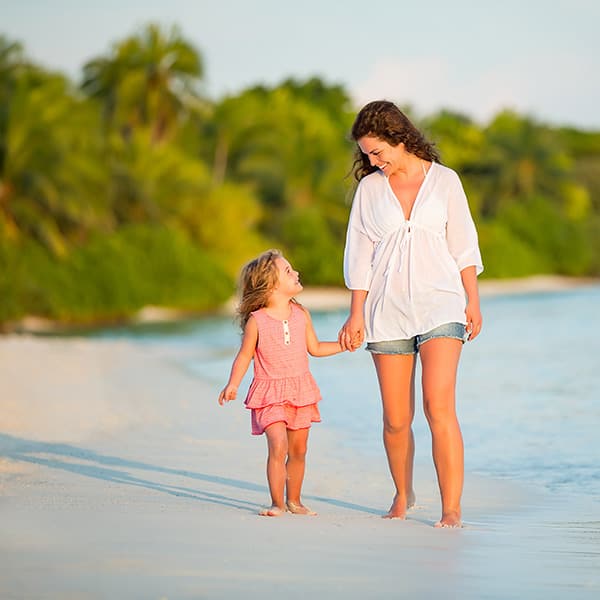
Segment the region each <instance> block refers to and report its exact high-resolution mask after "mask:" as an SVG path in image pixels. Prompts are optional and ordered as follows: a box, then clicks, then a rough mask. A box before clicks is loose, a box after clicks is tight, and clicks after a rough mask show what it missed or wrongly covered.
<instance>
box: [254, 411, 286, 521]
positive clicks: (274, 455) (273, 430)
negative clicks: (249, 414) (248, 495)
mask: <svg viewBox="0 0 600 600" xmlns="http://www.w3.org/2000/svg"><path fill="white" fill-rule="evenodd" d="M265 435H266V436H267V446H268V450H269V455H268V457H267V481H268V482H269V492H270V493H271V508H270V509H265V510H264V511H261V512H260V514H261V515H264V516H269V517H275V516H279V515H280V514H283V513H284V512H285V502H284V490H285V481H286V466H285V459H286V456H287V453H288V437H287V430H286V427H285V423H283V422H282V421H280V422H277V423H273V424H272V425H269V426H268V427H267V428H266V429H265Z"/></svg>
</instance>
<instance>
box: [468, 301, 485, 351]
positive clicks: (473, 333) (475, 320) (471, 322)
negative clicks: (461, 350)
mask: <svg viewBox="0 0 600 600" xmlns="http://www.w3.org/2000/svg"><path fill="white" fill-rule="evenodd" d="M465 315H466V317H467V333H468V334H469V338H468V339H469V341H470V342H472V341H473V340H474V339H475V338H476V337H477V336H478V335H479V334H480V333H481V324H482V322H483V319H482V317H481V310H480V309H479V304H478V303H477V304H467V308H466V310H465Z"/></svg>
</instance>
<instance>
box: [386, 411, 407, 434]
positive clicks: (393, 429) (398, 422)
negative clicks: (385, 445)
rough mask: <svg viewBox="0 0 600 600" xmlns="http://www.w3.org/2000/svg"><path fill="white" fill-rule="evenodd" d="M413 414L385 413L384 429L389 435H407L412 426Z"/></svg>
mask: <svg viewBox="0 0 600 600" xmlns="http://www.w3.org/2000/svg"><path fill="white" fill-rule="evenodd" d="M412 422H413V415H412V414H407V415H401V416H394V417H390V416H388V415H385V414H384V415H383V430H384V432H385V433H386V434H388V435H406V434H407V433H408V432H409V431H410V428H411V426H412Z"/></svg>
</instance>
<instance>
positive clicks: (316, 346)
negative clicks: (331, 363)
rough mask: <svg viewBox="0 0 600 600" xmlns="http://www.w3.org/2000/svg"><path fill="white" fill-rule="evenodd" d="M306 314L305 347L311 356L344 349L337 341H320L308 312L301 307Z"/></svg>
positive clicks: (327, 354)
mask: <svg viewBox="0 0 600 600" xmlns="http://www.w3.org/2000/svg"><path fill="white" fill-rule="evenodd" d="M301 308H302V310H303V311H304V314H305V315H306V348H307V349H308V353H309V354H310V355H311V356H331V355H332V354H339V353H340V352H343V351H344V349H343V348H342V345H341V344H340V343H339V342H320V341H319V338H318V337H317V334H316V332H315V328H314V327H313V324H312V319H311V317H310V313H309V312H308V311H307V310H306V308H304V307H303V306H302V307H301Z"/></svg>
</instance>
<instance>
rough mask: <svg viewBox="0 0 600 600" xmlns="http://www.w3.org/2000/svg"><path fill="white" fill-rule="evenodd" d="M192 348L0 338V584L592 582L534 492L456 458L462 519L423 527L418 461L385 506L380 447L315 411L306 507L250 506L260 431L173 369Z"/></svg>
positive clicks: (370, 594) (258, 473) (429, 491)
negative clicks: (397, 503)
mask: <svg viewBox="0 0 600 600" xmlns="http://www.w3.org/2000/svg"><path fill="white" fill-rule="evenodd" d="M194 358H198V357H196V356H195V351H194V349H193V348H187V349H186V348H181V347H179V348H174V347H171V346H168V345H151V344H145V345H142V344H135V343H133V342H129V341H114V340H111V341H103V340H91V339H78V338H72V339H65V338H61V339H51V338H34V337H29V336H5V337H0V503H1V504H0V507H1V508H0V598H2V599H3V600H5V599H12V598H14V599H17V598H18V599H22V598H36V599H37V598H44V599H45V598H48V599H50V598H51V599H55V598H85V599H89V598H93V599H96V598H111V599H112V598H156V599H158V598H171V599H175V598H210V599H212V598H242V597H243V598H286V599H287V598H305V597H306V596H307V595H309V594H310V595H311V597H313V598H344V599H346V598H361V599H362V598H390V597H392V598H398V597H402V598H434V597H438V596H439V597H444V598H457V597H461V598H513V597H520V598H562V597H569V598H587V597H590V598H592V597H597V594H598V591H599V590H600V581H599V576H598V570H597V569H595V568H592V567H593V564H592V563H593V561H594V560H596V561H597V556H598V555H600V553H599V552H596V555H595V556H596V558H594V553H593V552H592V553H588V554H587V555H586V556H583V557H582V556H581V552H578V550H579V549H580V543H579V542H578V538H577V536H576V535H575V533H577V532H575V533H573V532H570V531H568V530H565V529H564V528H562V529H560V531H558V530H557V526H556V524H555V521H556V515H555V514H554V512H553V511H555V510H556V506H553V505H552V504H551V503H550V504H549V500H548V499H547V498H544V497H543V496H538V495H535V494H532V492H531V491H530V490H525V489H523V488H521V487H518V486H516V485H513V484H511V483H510V482H499V481H491V480H486V479H481V478H478V477H475V476H473V475H472V474H467V478H466V485H465V493H464V503H463V510H464V515H465V523H466V527H465V528H464V529H462V530H455V531H451V530H437V529H434V528H433V527H432V524H433V523H434V522H435V521H436V520H437V518H439V498H438V494H437V489H436V484H435V474H434V471H433V467H432V466H431V465H430V464H426V465H420V466H419V467H418V469H417V473H416V480H417V481H416V491H417V496H418V508H417V509H416V510H414V511H412V512H411V513H410V515H409V520H407V521H405V522H401V521H393V522H390V521H386V520H383V519H381V518H380V517H379V514H380V513H381V512H383V511H384V510H385V509H387V507H388V505H389V502H390V500H391V495H392V487H391V482H390V479H389V475H388V472H387V466H386V464H385V458H384V455H383V451H382V453H381V457H380V459H379V460H377V461H373V459H367V457H365V456H361V455H360V454H359V453H357V452H355V451H353V450H352V449H349V448H347V447H346V445H345V444H344V440H343V439H340V438H338V437H336V435H335V433H334V432H333V431H331V429H329V428H328V426H327V423H321V424H318V425H315V426H314V428H313V430H312V432H311V440H310V445H309V461H308V468H307V476H306V483H305V496H304V498H305V501H306V503H307V504H309V505H310V506H311V507H312V508H314V509H315V510H317V511H318V512H319V516H318V517H314V518H311V517H300V516H292V515H286V516H284V517H282V518H278V519H269V518H265V517H259V516H257V514H256V512H257V510H258V508H259V507H260V506H261V505H264V504H265V503H266V502H267V501H268V492H267V487H266V480H265V475H264V460H265V456H266V451H265V440H264V438H263V437H253V436H251V435H250V433H249V420H248V414H247V411H246V410H245V409H244V408H243V407H242V406H241V405H240V403H239V402H238V403H231V404H229V405H227V406H225V407H219V406H218V405H217V402H216V397H217V393H218V387H217V385H216V384H207V383H205V382H202V381H199V380H198V379H197V378H195V377H194V376H193V375H192V374H191V373H189V372H187V371H186V370H185V368H184V367H183V366H182V365H183V364H184V360H183V359H194ZM324 360H327V359H324ZM226 376H227V373H223V374H222V378H223V380H225V378H226ZM374 393H376V390H374ZM467 452H468V449H467ZM563 510H564V507H563ZM544 515H545V516H544ZM544 519H546V520H545V521H544ZM542 522H544V523H550V525H547V526H546V525H544V526H542V525H540V523H542ZM557 536H558V537H557ZM554 548H556V551H555V552H554V553H552V549H554ZM569 553H570V554H569ZM570 556H572V557H574V558H573V561H571V562H569V560H570V559H569V557H570ZM586 560H587V562H586ZM590 561H591V562H590ZM565 565H566V566H565ZM565 569H566V571H565ZM557 590H558V592H557ZM563 592H564V593H565V595H563Z"/></svg>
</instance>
